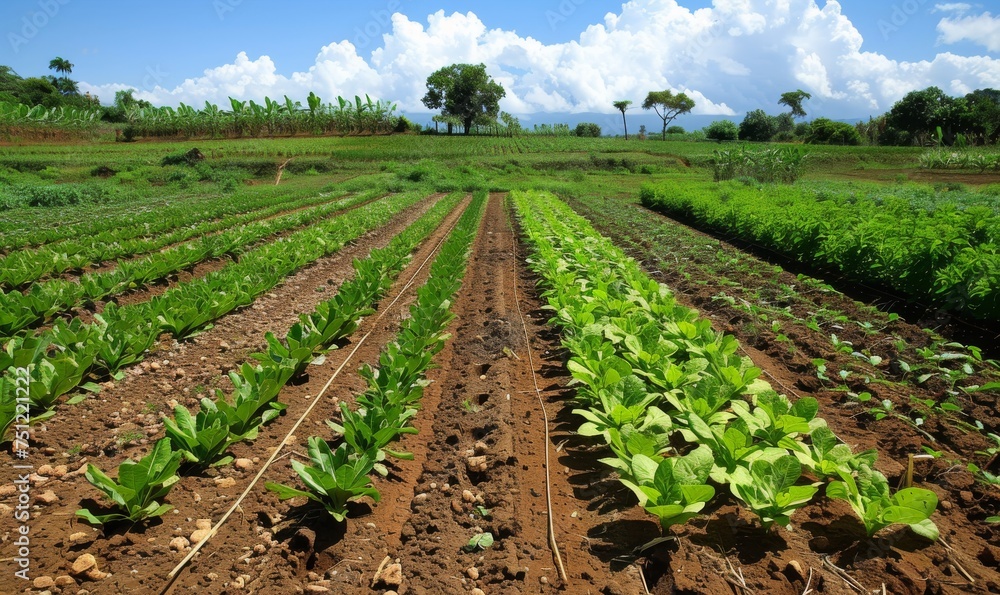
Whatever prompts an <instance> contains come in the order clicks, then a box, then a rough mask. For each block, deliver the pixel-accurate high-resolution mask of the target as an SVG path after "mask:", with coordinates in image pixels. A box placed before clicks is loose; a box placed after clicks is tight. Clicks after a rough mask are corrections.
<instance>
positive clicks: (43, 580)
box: [31, 576, 56, 589]
mask: <svg viewBox="0 0 1000 595" xmlns="http://www.w3.org/2000/svg"><path fill="white" fill-rule="evenodd" d="M31 584H32V586H34V587H35V588H36V589H48V588H49V587H54V586H56V581H55V580H54V579H53V578H52V577H51V576H39V577H36V578H35V580H33V581H31Z"/></svg>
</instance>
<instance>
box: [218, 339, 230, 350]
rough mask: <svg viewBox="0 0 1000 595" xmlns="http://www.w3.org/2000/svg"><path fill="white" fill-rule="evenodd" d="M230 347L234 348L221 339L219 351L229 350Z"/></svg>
mask: <svg viewBox="0 0 1000 595" xmlns="http://www.w3.org/2000/svg"><path fill="white" fill-rule="evenodd" d="M230 349H232V347H230V346H229V343H226V342H225V341H219V351H229V350H230Z"/></svg>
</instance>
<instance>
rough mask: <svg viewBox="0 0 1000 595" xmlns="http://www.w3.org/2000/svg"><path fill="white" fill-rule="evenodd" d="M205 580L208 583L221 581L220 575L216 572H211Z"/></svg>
mask: <svg viewBox="0 0 1000 595" xmlns="http://www.w3.org/2000/svg"><path fill="white" fill-rule="evenodd" d="M205 580H206V581H208V582H212V581H217V580H219V575H218V574H216V573H214V572H209V573H208V574H206V575H205Z"/></svg>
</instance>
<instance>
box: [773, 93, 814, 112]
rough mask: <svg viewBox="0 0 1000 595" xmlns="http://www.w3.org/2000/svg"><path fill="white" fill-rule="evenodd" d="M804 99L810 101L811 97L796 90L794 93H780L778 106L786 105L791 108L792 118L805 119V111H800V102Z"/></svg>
mask: <svg viewBox="0 0 1000 595" xmlns="http://www.w3.org/2000/svg"><path fill="white" fill-rule="evenodd" d="M806 99H812V95H810V94H809V93H806V92H805V91H803V90H802V89H796V90H795V91H789V92H787V93H782V94H781V99H779V100H778V105H787V106H788V107H789V108H791V110H792V112H791V113H792V117H793V118H805V117H806V110H804V109H802V102H803V101H805V100H806Z"/></svg>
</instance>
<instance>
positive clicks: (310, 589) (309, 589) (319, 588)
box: [306, 585, 331, 593]
mask: <svg viewBox="0 0 1000 595" xmlns="http://www.w3.org/2000/svg"><path fill="white" fill-rule="evenodd" d="M330 592H331V591H330V589H327V588H326V587H324V586H323V585H308V586H306V593H330Z"/></svg>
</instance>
